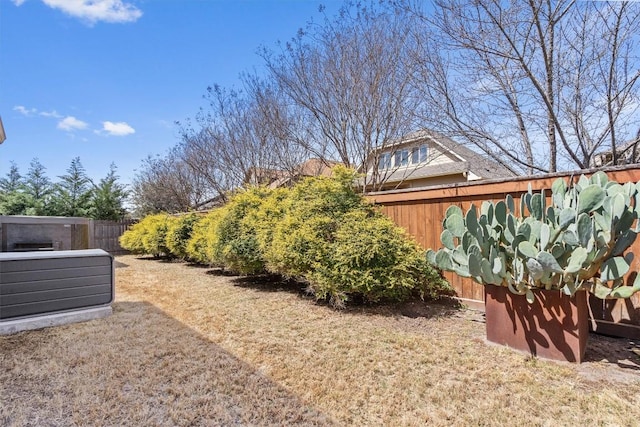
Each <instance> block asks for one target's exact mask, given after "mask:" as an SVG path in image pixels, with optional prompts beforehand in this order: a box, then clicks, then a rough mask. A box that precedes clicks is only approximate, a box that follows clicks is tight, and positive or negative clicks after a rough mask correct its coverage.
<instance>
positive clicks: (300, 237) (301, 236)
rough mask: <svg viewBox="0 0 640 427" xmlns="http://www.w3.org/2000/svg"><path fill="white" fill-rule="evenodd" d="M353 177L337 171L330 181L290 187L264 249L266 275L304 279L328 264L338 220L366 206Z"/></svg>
mask: <svg viewBox="0 0 640 427" xmlns="http://www.w3.org/2000/svg"><path fill="white" fill-rule="evenodd" d="M355 177H356V173H355V171H353V170H349V169H346V168H341V167H337V168H335V169H334V175H333V177H331V178H329V177H314V178H307V179H305V180H303V181H302V182H300V183H298V184H297V185H296V186H295V187H293V189H292V190H291V192H290V195H289V197H288V198H287V199H286V200H285V201H284V203H283V211H284V214H283V215H282V219H281V220H280V221H279V222H278V223H277V224H276V226H275V228H274V229H273V237H272V241H271V245H269V246H265V254H264V255H265V260H266V263H267V268H268V269H269V270H270V271H273V272H277V273H280V274H284V275H286V276H291V277H306V276H308V275H309V274H310V273H311V272H312V271H314V270H315V269H317V268H318V266H320V265H323V264H326V263H327V262H328V256H329V252H330V250H331V249H330V242H332V241H333V239H334V234H335V231H336V230H337V228H338V224H339V223H340V221H341V220H342V217H343V216H344V214H346V213H347V212H349V211H351V210H353V209H358V208H360V207H362V206H364V205H366V203H367V202H366V201H365V200H364V199H363V198H362V196H360V195H359V194H358V193H356V192H355V190H354V189H353V180H354V179H355Z"/></svg>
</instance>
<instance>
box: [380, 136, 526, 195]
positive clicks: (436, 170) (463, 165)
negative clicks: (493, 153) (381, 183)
mask: <svg viewBox="0 0 640 427" xmlns="http://www.w3.org/2000/svg"><path fill="white" fill-rule="evenodd" d="M424 140H429V141H431V142H433V143H434V144H436V145H438V146H440V147H442V148H443V149H444V151H447V152H449V153H451V154H453V155H454V156H455V157H457V158H458V160H459V161H458V162H452V163H443V164H439V165H432V166H428V165H427V166H422V167H416V168H408V169H399V170H396V171H394V172H393V173H392V174H390V176H388V177H386V179H385V181H386V182H398V181H403V180H406V179H418V178H426V177H430V176H442V175H452V174H458V173H464V172H471V173H473V174H474V175H477V176H479V177H481V178H502V177H512V176H516V174H515V173H513V172H512V171H511V170H510V169H509V168H507V167H506V166H504V165H501V164H500V163H498V162H496V161H493V160H491V159H489V158H487V157H485V156H484V155H482V154H480V153H476V152H475V151H473V150H471V149H469V148H467V147H465V146H464V145H462V144H459V143H457V142H456V141H454V140H453V139H451V138H449V137H447V136H445V135H443V134H441V133H439V132H435V131H432V130H428V129H423V130H419V131H417V132H413V133H410V134H408V135H405V136H404V137H403V138H402V139H400V140H399V142H397V143H396V144H392V145H391V146H387V147H384V149H388V148H389V147H394V148H398V147H402V146H405V145H414V144H416V143H418V142H421V141H424Z"/></svg>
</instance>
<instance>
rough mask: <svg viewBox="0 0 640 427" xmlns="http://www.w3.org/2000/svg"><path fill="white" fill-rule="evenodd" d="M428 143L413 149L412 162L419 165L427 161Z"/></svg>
mask: <svg viewBox="0 0 640 427" xmlns="http://www.w3.org/2000/svg"><path fill="white" fill-rule="evenodd" d="M427 154H428V151H427V145H426V144H424V145H421V146H419V147H415V148H414V149H413V150H412V151H411V164H414V165H417V164H418V163H423V162H426V161H427Z"/></svg>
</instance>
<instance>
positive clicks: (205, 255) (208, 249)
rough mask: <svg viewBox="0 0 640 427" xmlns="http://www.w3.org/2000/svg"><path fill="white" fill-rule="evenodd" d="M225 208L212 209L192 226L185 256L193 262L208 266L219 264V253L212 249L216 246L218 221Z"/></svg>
mask: <svg viewBox="0 0 640 427" xmlns="http://www.w3.org/2000/svg"><path fill="white" fill-rule="evenodd" d="M224 213H225V209H224V208H218V209H214V210H212V211H211V212H209V213H208V214H206V215H205V216H204V217H202V218H201V219H200V220H199V221H198V222H196V223H195V224H194V226H193V231H192V232H191V238H190V239H189V241H188V242H187V248H186V253H187V257H188V258H189V259H191V260H193V261H194V262H198V263H200V264H207V265H210V266H214V265H216V266H221V265H222V260H221V257H220V255H219V254H218V253H217V252H215V251H214V248H218V247H219V245H218V243H217V241H218V223H219V222H220V218H221V217H222V216H223V215H224Z"/></svg>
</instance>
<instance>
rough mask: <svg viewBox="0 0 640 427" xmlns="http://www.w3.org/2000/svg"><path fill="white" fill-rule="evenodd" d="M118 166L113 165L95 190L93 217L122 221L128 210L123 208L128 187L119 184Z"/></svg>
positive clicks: (92, 208)
mask: <svg viewBox="0 0 640 427" xmlns="http://www.w3.org/2000/svg"><path fill="white" fill-rule="evenodd" d="M116 169H117V168H116V165H115V164H114V163H111V166H110V169H109V173H108V174H107V176H106V177H104V178H102V179H101V180H100V183H99V184H98V185H96V186H95V188H94V190H93V201H92V207H91V217H92V218H93V219H104V220H111V221H118V220H121V219H122V218H123V217H124V215H125V213H126V210H125V209H124V207H123V204H124V201H125V199H126V198H127V190H126V186H125V185H123V184H120V183H118V178H119V176H117V175H116Z"/></svg>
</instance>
